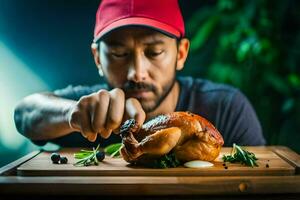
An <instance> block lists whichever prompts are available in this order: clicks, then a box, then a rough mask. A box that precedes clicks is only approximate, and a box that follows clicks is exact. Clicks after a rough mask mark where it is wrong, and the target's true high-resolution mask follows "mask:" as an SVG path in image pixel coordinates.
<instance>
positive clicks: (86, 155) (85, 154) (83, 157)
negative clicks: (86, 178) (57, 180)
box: [74, 143, 122, 167]
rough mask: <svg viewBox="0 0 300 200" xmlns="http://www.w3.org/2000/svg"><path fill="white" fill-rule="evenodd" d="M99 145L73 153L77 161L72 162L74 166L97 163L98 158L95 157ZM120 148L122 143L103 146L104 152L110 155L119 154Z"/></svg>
mask: <svg viewBox="0 0 300 200" xmlns="http://www.w3.org/2000/svg"><path fill="white" fill-rule="evenodd" d="M99 148H100V145H98V146H97V147H96V149H95V148H93V150H85V149H81V150H80V151H79V152H76V153H74V158H75V159H78V161H77V162H76V163H75V164H74V166H76V167H83V166H90V165H98V164H99V160H98V159H97V153H98V152H99ZM121 148H122V143H116V144H111V145H109V146H107V147H106V148H104V152H105V153H106V154H108V155H110V157H111V158H112V157H116V156H120V153H119V151H120V149H121Z"/></svg>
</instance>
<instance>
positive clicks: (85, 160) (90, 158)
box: [74, 145, 100, 167]
mask: <svg viewBox="0 0 300 200" xmlns="http://www.w3.org/2000/svg"><path fill="white" fill-rule="evenodd" d="M99 147H100V145H98V146H97V147H96V149H95V148H93V150H92V151H89V150H84V149H81V150H80V152H77V153H75V154H74V158H75V159H79V160H78V161H77V162H76V163H75V164H74V166H76V167H82V166H90V165H98V164H99V161H98V159H97V156H96V155H97V153H98V152H99Z"/></svg>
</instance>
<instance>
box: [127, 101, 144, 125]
mask: <svg viewBox="0 0 300 200" xmlns="http://www.w3.org/2000/svg"><path fill="white" fill-rule="evenodd" d="M125 106H126V113H127V115H128V117H129V118H133V119H135V120H136V122H137V123H138V125H139V126H142V125H143V123H144V121H145V119H146V114H145V111H144V110H143V108H142V105H141V104H140V102H139V101H138V100H137V99H135V98H129V99H127V100H126V103H125Z"/></svg>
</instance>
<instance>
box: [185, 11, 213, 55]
mask: <svg viewBox="0 0 300 200" xmlns="http://www.w3.org/2000/svg"><path fill="white" fill-rule="evenodd" d="M218 21H219V16H218V15H214V16H211V17H210V18H209V19H208V20H207V21H206V22H205V23H204V24H203V25H202V26H201V27H200V28H199V29H198V31H197V32H196V34H195V36H194V37H193V38H192V40H191V51H192V52H193V51H196V50H198V49H200V48H201V47H202V46H203V44H204V43H205V42H206V41H207V39H208V36H209V35H210V34H211V33H212V31H213V30H214V28H215V27H216V25H217V23H218Z"/></svg>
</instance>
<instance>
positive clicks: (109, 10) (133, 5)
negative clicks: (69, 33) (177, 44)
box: [94, 0, 185, 42]
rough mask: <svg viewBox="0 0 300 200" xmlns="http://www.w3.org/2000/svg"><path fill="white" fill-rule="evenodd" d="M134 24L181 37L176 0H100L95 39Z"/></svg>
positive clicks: (182, 26)
mask: <svg viewBox="0 0 300 200" xmlns="http://www.w3.org/2000/svg"><path fill="white" fill-rule="evenodd" d="M130 25H137V26H145V27H149V28H153V29H155V30H157V31H160V32H162V33H165V34H167V35H170V36H173V37H177V38H182V37H183V36H184V32H185V31H184V21H183V18H182V14H181V11H180V8H179V4H178V0H102V2H101V3H100V6H99V8H98V11H97V14H96V25H95V30H94V42H96V41H97V40H98V39H99V38H101V37H102V36H103V35H105V34H106V33H108V32H110V31H112V30H114V29H116V28H120V27H124V26H130Z"/></svg>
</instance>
